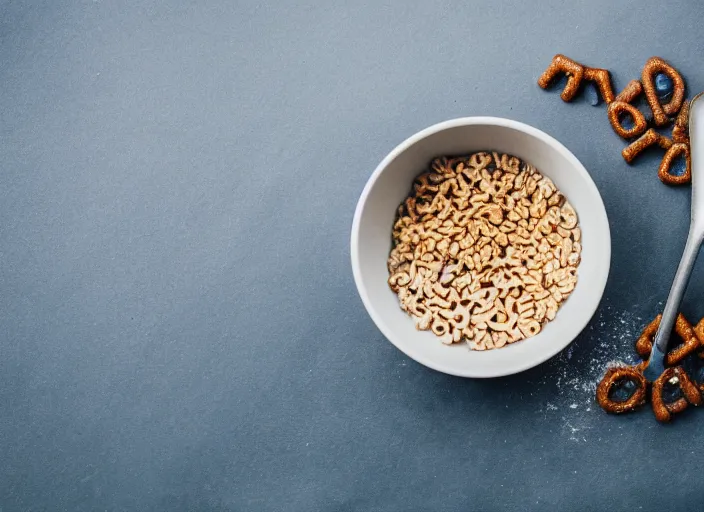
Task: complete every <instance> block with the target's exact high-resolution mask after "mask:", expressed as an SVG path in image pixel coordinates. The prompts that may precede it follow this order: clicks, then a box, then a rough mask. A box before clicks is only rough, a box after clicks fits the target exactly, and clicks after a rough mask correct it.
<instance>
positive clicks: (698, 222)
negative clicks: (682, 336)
mask: <svg viewBox="0 0 704 512" xmlns="http://www.w3.org/2000/svg"><path fill="white" fill-rule="evenodd" d="M702 94H704V93H701V94H698V95H697V96H695V97H694V99H692V103H691V104H690V109H689V136H690V159H691V170H692V213H691V216H690V224H689V234H688V235H687V243H686V244H685V247H684V253H683V254H682V259H681V260H680V264H679V267H677V273H676V274H675V279H674V281H673V283H672V288H670V294H669V295H668V297H667V303H666V304H665V310H664V311H663V313H662V320H661V321H660V328H659V329H658V332H657V334H656V335H655V342H654V343H653V350H652V351H651V353H650V359H649V361H648V367H647V368H646V377H648V379H649V380H651V379H652V380H654V379H656V378H657V377H659V376H660V374H661V373H662V372H663V371H664V369H665V365H664V358H665V354H667V344H668V342H669V340H670V333H671V332H672V328H673V327H674V325H675V320H676V318H677V313H678V311H679V309H680V304H681V303H682V297H684V292H685V290H686V289H687V283H689V277H690V275H691V274H692V269H693V268H694V263H695V262H696V261H697V255H698V254H699V248H700V247H701V245H702V240H703V239H704V100H703V99H702V98H703V97H702Z"/></svg>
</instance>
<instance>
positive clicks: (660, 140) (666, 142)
mask: <svg viewBox="0 0 704 512" xmlns="http://www.w3.org/2000/svg"><path fill="white" fill-rule="evenodd" d="M656 144H657V145H658V146H660V147H661V148H663V149H665V150H667V149H670V147H671V146H672V140H671V139H669V138H667V137H665V136H664V135H660V134H659V133H658V132H656V131H655V130H653V129H652V128H651V129H649V130H648V131H647V132H645V133H644V134H643V135H642V136H641V137H640V138H638V139H636V140H635V141H633V142H632V143H631V144H630V145H629V146H626V148H625V149H624V150H623V151H622V152H621V155H622V156H623V159H624V160H625V161H626V162H627V163H629V164H630V163H632V162H633V160H634V159H635V157H637V156H638V155H639V154H641V153H642V152H643V151H644V150H646V149H647V148H649V147H650V146H653V145H656Z"/></svg>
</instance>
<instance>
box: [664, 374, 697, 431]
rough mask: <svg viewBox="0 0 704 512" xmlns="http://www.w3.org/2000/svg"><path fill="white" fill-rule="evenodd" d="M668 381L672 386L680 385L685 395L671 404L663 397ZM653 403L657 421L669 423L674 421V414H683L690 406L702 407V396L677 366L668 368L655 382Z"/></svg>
mask: <svg viewBox="0 0 704 512" xmlns="http://www.w3.org/2000/svg"><path fill="white" fill-rule="evenodd" d="M668 381H670V383H672V384H679V386H680V389H681V390H682V394H683V395H684V396H683V397H681V398H678V399H677V400H675V401H674V402H671V403H665V400H664V399H663V396H662V392H663V389H664V387H665V383H667V382H668ZM652 403H653V412H654V413H655V419H657V420H658V421H660V422H668V421H670V420H671V419H672V415H673V414H677V413H680V412H682V411H683V410H685V409H686V408H687V406H688V405H689V404H691V405H695V406H697V405H701V404H702V394H701V392H700V391H699V389H697V386H696V385H695V384H694V382H692V379H690V378H689V376H688V375H687V373H686V372H685V371H684V370H683V369H682V367H681V366H677V367H674V368H667V369H666V370H665V371H664V372H663V374H662V375H660V377H658V378H657V380H656V381H655V382H653V391H652Z"/></svg>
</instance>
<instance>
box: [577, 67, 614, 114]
mask: <svg viewBox="0 0 704 512" xmlns="http://www.w3.org/2000/svg"><path fill="white" fill-rule="evenodd" d="M584 79H585V80H589V81H591V82H594V83H595V84H596V86H597V89H599V94H600V95H601V98H602V99H603V100H604V102H605V103H606V104H607V105H608V104H609V103H611V102H612V101H614V90H613V88H612V87H611V74H610V73H609V70H608V69H601V68H587V67H585V68H584Z"/></svg>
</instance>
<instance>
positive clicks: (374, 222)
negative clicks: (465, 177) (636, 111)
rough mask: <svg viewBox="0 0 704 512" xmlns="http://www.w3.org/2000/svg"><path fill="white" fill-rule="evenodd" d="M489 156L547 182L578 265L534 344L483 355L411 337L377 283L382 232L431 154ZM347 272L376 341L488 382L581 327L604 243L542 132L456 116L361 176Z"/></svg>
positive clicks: (594, 292)
mask: <svg viewBox="0 0 704 512" xmlns="http://www.w3.org/2000/svg"><path fill="white" fill-rule="evenodd" d="M481 150H493V151H498V152H500V153H509V154H511V155H515V156H517V157H519V158H521V159H523V160H525V161H527V162H529V163H531V164H533V165H534V166H535V167H536V168H537V169H538V170H539V171H540V172H541V173H543V174H544V175H545V176H548V177H550V179H552V181H553V182H554V183H555V185H556V186H557V188H558V189H559V190H560V191H561V192H562V193H563V194H564V195H565V196H566V197H567V199H568V200H569V202H570V203H571V204H572V206H573V207H574V209H575V210H576V211H577V215H578V216H579V222H580V226H581V228H582V238H583V240H582V261H581V263H580V265H579V268H578V282H577V286H576V288H575V289H574V291H573V292H572V294H571V295H570V296H569V298H568V299H567V301H565V303H564V304H563V305H562V307H561V308H560V310H559V311H558V314H557V316H556V317H555V319H554V320H553V321H552V322H549V323H548V324H547V325H545V326H544V328H543V330H542V331H541V332H540V333H539V334H538V335H536V336H534V337H532V338H528V339H526V340H524V341H521V342H518V343H513V344H511V345H507V346H505V347H503V348H500V349H494V350H487V351H483V352H478V351H472V350H470V349H469V347H468V346H467V345H466V344H465V343H460V344H456V345H452V346H446V345H443V344H442V343H441V342H440V339H439V338H437V337H436V336H435V335H434V334H433V333H432V332H430V331H418V330H416V328H415V325H414V322H413V320H412V319H411V318H410V317H409V316H408V315H407V314H406V313H405V312H404V311H402V310H401V309H400V308H399V304H398V299H397V296H396V294H395V293H393V292H392V291H391V290H390V289H389V286H388V284H387V282H386V280H387V279H388V277H389V273H388V270H387V268H386V261H387V258H388V255H389V251H390V250H391V227H392V225H393V221H394V216H395V214H396V210H397V208H398V206H399V204H400V203H401V202H402V201H403V200H404V199H405V198H406V196H407V195H408V193H409V192H410V190H411V184H412V183H413V180H414V178H415V177H416V176H417V175H418V174H420V173H421V172H423V171H424V170H426V169H427V166H428V163H429V162H430V160H431V159H432V158H434V157H436V156H443V155H461V154H468V153H472V152H475V151H481ZM351 256H352V270H353V271H354V279H355V283H356V284H357V290H358V291H359V295H360V296H361V298H362V301H363V302H364V306H365V307H366V308H367V311H368V312H369V315H370V316H371V317H372V319H373V320H374V323H376V325H377V326H378V327H379V329H380V330H381V332H382V333H384V335H385V336H386V337H387V338H388V339H389V340H390V341H391V343H393V344H394V345H396V347H398V348H399V349H400V350H401V351H403V352H404V353H405V354H407V355H408V356H409V357H411V358H413V359H415V360H416V361H418V362H419V363H421V364H424V365H425V366H428V367H430V368H433V369H435V370H438V371H441V372H444V373H449V374H451V375H458V376H461V377H498V376H502V375H509V374H512V373H517V372H520V371H523V370H527V369H528V368H532V367H533V366H536V365H538V364H540V363H542V362H543V361H546V360H547V359H549V358H550V357H552V356H554V355H555V354H557V353H558V352H560V351H561V350H562V349H564V348H565V347H566V346H567V345H569V344H570V343H571V342H572V340H573V339H574V338H575V337H576V336H577V335H578V334H579V333H580V332H581V331H582V329H584V327H585V326H586V325H587V323H588V322H589V320H590V318H591V317H592V315H593V314H594V312H595V311H596V308H597V306H598V304H599V301H600V300H601V296H602V294H603V293H604V287H605V286H606V279H607V277H608V274H609V264H610V259H611V235H610V233H609V222H608V219H607V217H606V210H605V209H604V203H603V201H602V200H601V196H600V195H599V191H598V190H597V188H596V185H594V182H593V181H592V179H591V178H590V176H589V174H588V173H587V171H586V169H585V168H584V166H583V165H582V164H581V163H580V162H579V160H577V158H576V157H575V156H574V155H573V154H572V153H571V152H570V151H569V150H568V149H567V148H566V147H565V146H563V145H562V144H560V143H559V142H558V141H556V140H555V139H553V138H552V137H550V136H549V135H547V134H546V133H544V132H542V131H540V130H538V129H536V128H533V127H531V126H528V125H526V124H523V123H519V122H517V121H511V120H508V119H500V118H495V117H466V118H461V119H453V120H451V121H445V122H443V123H439V124H436V125H434V126H431V127H430V128H426V129H425V130H423V131H421V132H419V133H416V134H415V135H413V136H412V137H410V138H408V139H406V140H405V141H404V142H402V143H401V144H399V145H398V146H397V147H396V148H395V149H394V150H393V151H391V153H389V154H388V156H387V157H386V158H384V160H383V161H382V162H381V163H380V164H379V166H378V167H377V168H376V170H375V171H374V173H373V174H372V176H371V177H370V178H369V181H368V182H367V184H366V186H365V187H364V191H363V192H362V196H361V197H360V198H359V202H358V203H357V210H356V211H355V215H354V222H353V224H352V240H351Z"/></svg>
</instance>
